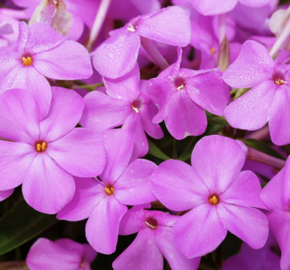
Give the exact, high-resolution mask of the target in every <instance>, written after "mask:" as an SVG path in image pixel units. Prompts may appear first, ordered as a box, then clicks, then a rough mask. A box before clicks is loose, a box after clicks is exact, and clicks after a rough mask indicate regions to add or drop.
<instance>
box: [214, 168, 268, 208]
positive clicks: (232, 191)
mask: <svg viewBox="0 0 290 270" xmlns="http://www.w3.org/2000/svg"><path fill="white" fill-rule="evenodd" d="M261 190H262V188H261V184H260V180H259V178H258V177H257V176H256V175H255V174H254V173H253V172H251V171H243V172H241V173H240V174H239V175H238V177H237V178H236V179H235V181H234V182H233V183H232V184H231V185H230V186H229V187H228V188H227V189H226V190H225V192H223V193H222V194H221V195H219V198H220V200H221V201H223V202H226V203H230V204H236V205H242V206H252V207H258V208H265V206H264V204H263V203H262V202H261V200H260V197H259V195H260V192H261Z"/></svg>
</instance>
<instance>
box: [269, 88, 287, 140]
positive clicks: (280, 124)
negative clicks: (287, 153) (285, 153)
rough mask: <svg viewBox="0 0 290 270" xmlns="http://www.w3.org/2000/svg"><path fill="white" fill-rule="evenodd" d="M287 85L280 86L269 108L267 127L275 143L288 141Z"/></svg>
mask: <svg viewBox="0 0 290 270" xmlns="http://www.w3.org/2000/svg"><path fill="white" fill-rule="evenodd" d="M289 90H290V89H289V87H285V86H282V87H281V86H280V87H279V88H278V89H277V91H276V92H275V96H274V99H273V102H272V106H271V108H270V115H269V129H270V135H271V140H272V142H273V143H275V144H276V145H285V144H288V143H290V129H289V128H288V124H289V121H290V95H289Z"/></svg>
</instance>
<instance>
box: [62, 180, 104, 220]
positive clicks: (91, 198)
mask: <svg viewBox="0 0 290 270" xmlns="http://www.w3.org/2000/svg"><path fill="white" fill-rule="evenodd" d="M74 179H75V183H76V191H75V194H74V197H73V199H72V200H71V201H70V202H69V203H68V204H67V205H66V206H65V207H64V208H63V209H61V210H60V211H59V212H58V214H57V218H58V219H65V220H69V221H77V220H82V219H86V218H88V217H89V216H90V215H91V214H92V212H93V211H94V209H95V207H96V205H97V204H98V203H99V202H100V201H101V200H102V199H103V198H104V197H105V196H106V193H105V189H104V186H103V185H102V184H100V183H99V182H98V181H97V180H96V179H93V178H77V177H75V178H74Z"/></svg>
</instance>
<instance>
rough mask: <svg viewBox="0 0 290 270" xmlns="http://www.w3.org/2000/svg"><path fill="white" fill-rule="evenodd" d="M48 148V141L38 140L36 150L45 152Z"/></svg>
mask: <svg viewBox="0 0 290 270" xmlns="http://www.w3.org/2000/svg"><path fill="white" fill-rule="evenodd" d="M46 148H47V143H46V142H44V141H41V142H37V143H36V144H35V150H36V151H37V152H39V153H42V152H44V151H45V150H46Z"/></svg>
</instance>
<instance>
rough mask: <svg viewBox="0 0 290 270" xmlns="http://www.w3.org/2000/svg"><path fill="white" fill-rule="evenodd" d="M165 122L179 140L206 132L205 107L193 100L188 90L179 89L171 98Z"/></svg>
mask: <svg viewBox="0 0 290 270" xmlns="http://www.w3.org/2000/svg"><path fill="white" fill-rule="evenodd" d="M165 124H166V127H167V128H168V131H169V132H170V134H171V135H172V136H173V137H174V138H175V139H177V140H182V139H184V138H185V137H187V136H197V135H201V134H202V133H204V132H205V130H206V126H207V119H206V115H205V111H204V109H202V108H201V107H200V106H199V105H197V104H196V103H195V102H193V101H192V100H191V99H190V97H189V96H188V94H187V93H186V91H183V90H181V91H178V92H177V93H175V94H174V95H173V96H172V98H171V99H170V101H169V103H168V104H167V106H166V110H165Z"/></svg>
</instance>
